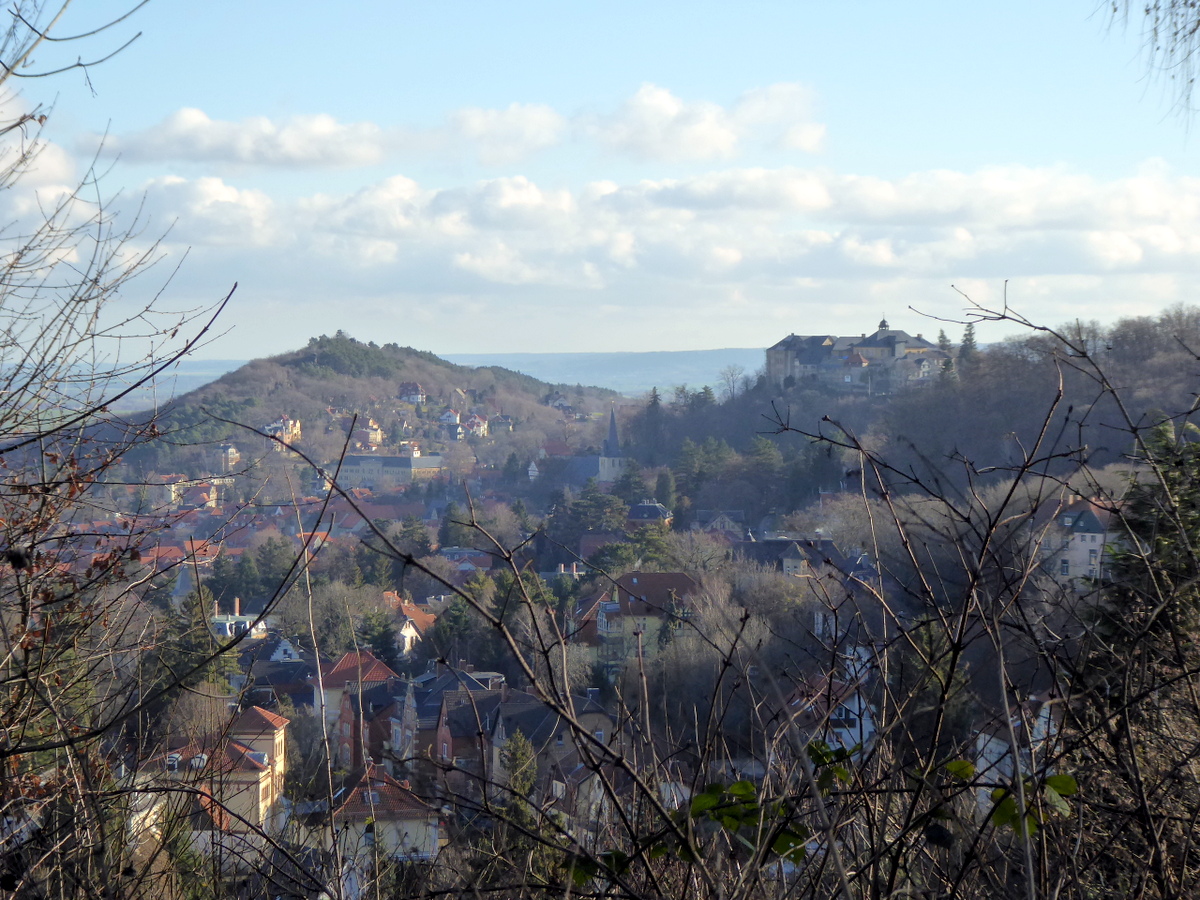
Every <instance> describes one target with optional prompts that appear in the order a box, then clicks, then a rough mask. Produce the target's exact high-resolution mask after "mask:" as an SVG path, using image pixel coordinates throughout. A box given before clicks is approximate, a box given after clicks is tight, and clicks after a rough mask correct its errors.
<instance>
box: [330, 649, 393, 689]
mask: <svg viewBox="0 0 1200 900" xmlns="http://www.w3.org/2000/svg"><path fill="white" fill-rule="evenodd" d="M326 666H328V668H326V669H325V671H324V673H323V675H324V680H325V683H326V684H327V685H334V686H338V685H340V684H342V683H343V682H346V681H358V682H363V681H387V680H388V679H389V678H399V677H400V676H399V675H397V674H396V673H395V672H393V671H392V670H391V669H389V668H388V667H387V666H386V665H385V664H384V663H382V662H380V661H379V660H378V659H376V658H375V655H374V654H372V653H371V652H370V651H369V650H351V651H349V652H348V653H346V654H345V655H343V656H342V658H341V659H339V660H338V661H337V662H336V663H334V664H333V665H331V666H330V665H329V664H328V663H326Z"/></svg>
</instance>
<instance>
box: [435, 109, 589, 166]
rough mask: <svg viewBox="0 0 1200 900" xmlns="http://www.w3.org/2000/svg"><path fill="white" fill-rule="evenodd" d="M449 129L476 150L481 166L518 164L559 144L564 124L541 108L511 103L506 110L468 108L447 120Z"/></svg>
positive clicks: (558, 117)
mask: <svg viewBox="0 0 1200 900" xmlns="http://www.w3.org/2000/svg"><path fill="white" fill-rule="evenodd" d="M450 123H451V128H452V130H453V131H455V132H457V134H458V135H459V136H460V137H462V138H463V139H465V140H467V141H469V142H470V144H471V145H472V146H473V147H474V148H475V153H476V156H478V158H479V161H480V162H482V163H483V164H484V165H490V166H495V165H507V164H510V163H515V162H520V161H521V160H523V159H526V158H527V157H529V156H530V155H532V154H533V153H536V152H537V151H539V150H544V149H546V148H547V147H552V146H554V145H555V144H557V143H558V142H559V141H561V140H562V137H563V135H564V134H565V133H566V130H567V120H566V119H565V118H563V117H562V116H561V115H559V114H558V113H557V112H555V111H554V110H553V109H551V108H550V107H549V106H545V105H542V104H521V103H513V104H512V105H511V106H509V107H508V108H507V109H480V108H478V107H468V108H466V109H461V110H458V111H457V112H455V113H454V114H453V115H451V117H450Z"/></svg>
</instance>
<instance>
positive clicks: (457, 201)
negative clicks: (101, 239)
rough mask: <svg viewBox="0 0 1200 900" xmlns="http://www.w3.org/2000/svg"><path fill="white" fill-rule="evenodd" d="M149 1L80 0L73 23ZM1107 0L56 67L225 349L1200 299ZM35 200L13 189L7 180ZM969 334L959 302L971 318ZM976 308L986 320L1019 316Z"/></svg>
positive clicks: (230, 26) (1165, 97) (218, 13)
mask: <svg viewBox="0 0 1200 900" xmlns="http://www.w3.org/2000/svg"><path fill="white" fill-rule="evenodd" d="M123 9H124V7H123V6H121V5H120V4H117V3H113V2H110V0H95V2H91V3H88V4H76V5H75V6H73V7H71V9H70V11H69V14H68V16H67V17H66V19H65V20H64V21H63V22H62V23H60V31H59V34H61V35H65V34H68V33H72V32H78V31H86V30H89V29H91V28H94V27H95V26H96V25H98V24H101V22H102V21H103V20H105V19H106V18H108V17H111V16H113V15H115V14H118V13H119V12H120V11H122V10H123ZM1140 28H1141V26H1140V23H1139V22H1138V21H1137V20H1136V18H1133V19H1131V20H1130V21H1129V22H1128V23H1124V22H1116V23H1115V24H1114V23H1113V22H1112V21H1111V19H1110V17H1109V14H1108V12H1107V11H1106V8H1105V6H1104V5H1103V4H1099V3H1096V2H1088V0H1059V2H1056V3H1045V2H1025V0H1012V2H1007V3H1004V4H978V3H962V2H961V0H959V2H933V0H929V2H924V0H912V2H909V3H903V4H897V3H895V2H882V0H861V2H858V3H855V4H831V3H817V2H807V0H787V2H773V0H771V2H768V0H743V2H740V3H737V4H733V3H719V4H718V3H709V2H699V0H692V2H688V3H682V2H674V0H649V2H647V0H642V2H638V3H632V2H625V0H608V2H604V3H597V2H582V0H577V2H565V3H564V2H562V0H558V2H554V3H550V2H525V0H511V2H504V3H498V2H489V3H485V2H479V0H476V2H463V0H437V2H421V3H417V2H400V0H387V2H384V0H379V2H376V0H358V2H355V3H352V4H321V5H317V4H315V3H308V2H297V0H289V2H282V0H249V2H247V0H238V2H233V0H210V2H207V3H203V4H198V3H180V2H177V0H152V2H150V3H149V4H148V5H146V6H145V7H143V8H141V9H139V10H138V11H137V12H136V13H135V14H134V15H133V16H131V17H130V18H129V19H128V20H127V21H124V22H121V23H119V24H117V25H115V26H114V27H112V28H111V29H109V30H108V31H106V32H103V33H102V34H99V35H96V36H94V37H92V38H89V39H88V40H86V41H83V42H78V43H74V44H71V43H65V44H60V45H55V46H53V47H48V48H45V49H43V50H39V52H38V53H37V54H35V57H34V59H33V65H32V66H31V68H30V70H31V71H32V70H36V69H37V67H53V66H56V65H60V64H62V63H63V62H71V61H74V60H75V59H77V58H85V59H91V58H96V57H99V56H103V55H106V54H107V53H108V52H109V51H111V50H112V49H114V48H116V47H118V46H120V45H121V44H123V43H124V42H125V41H126V40H127V39H128V38H130V37H132V36H133V35H134V34H135V33H140V36H139V37H138V39H137V40H136V41H134V42H133V43H132V44H131V45H130V46H129V47H127V48H126V49H124V50H123V51H122V52H121V53H119V54H118V55H116V56H115V57H114V58H112V59H110V60H108V61H107V62H104V63H103V64H102V65H98V66H95V67H92V68H90V69H88V70H86V72H84V71H82V70H75V71H71V72H67V73H64V74H62V75H58V76H55V77H53V78H46V79H31V80H28V81H25V82H23V83H22V85H21V86H20V88H21V92H20V94H19V96H16V97H9V98H7V103H8V104H9V107H10V108H24V109H30V108H33V107H35V106H39V105H41V106H43V107H45V106H47V105H50V106H52V107H53V108H52V110H50V115H49V119H48V121H47V123H46V126H45V129H44V132H43V135H44V139H45V141H46V147H45V149H44V150H43V153H42V155H41V157H40V158H39V160H38V163H37V165H38V171H36V172H35V173H32V174H31V175H30V177H28V178H27V179H26V180H25V181H24V182H23V183H22V184H21V185H19V186H18V188H17V189H18V190H19V191H21V192H23V193H22V194H21V195H20V197H21V198H23V199H24V201H25V206H26V207H27V208H35V207H36V205H37V203H41V204H42V205H43V206H44V205H45V202H46V201H45V198H46V197H50V196H53V195H54V192H55V191H60V192H61V191H62V190H63V189H65V188H66V187H68V186H70V185H72V184H74V183H75V182H77V181H79V180H82V179H85V178H86V177H87V175H88V173H89V168H90V169H91V170H93V171H99V172H102V177H101V178H100V181H99V189H98V190H99V192H100V195H101V196H103V197H105V198H106V206H107V209H108V210H109V211H111V212H112V214H113V215H114V216H116V219H117V222H118V223H120V224H123V225H127V226H128V225H131V224H135V230H136V233H135V235H134V237H133V238H132V240H131V241H130V244H129V250H128V252H130V253H134V252H136V251H139V250H143V249H147V248H149V247H150V246H151V245H152V243H153V242H154V241H155V240H158V244H157V249H156V250H155V252H156V253H158V254H160V255H161V256H162V259H161V261H160V262H159V264H158V265H157V266H155V267H154V268H153V269H151V270H150V271H149V272H147V273H145V275H143V276H142V277H141V278H139V279H137V280H135V281H134V282H132V283H130V285H128V286H127V288H126V289H125V291H124V294H123V296H122V298H121V300H120V302H121V303H123V304H126V305H127V306H128V308H131V309H132V308H136V307H137V306H138V305H139V304H143V303H146V302H149V300H151V299H154V298H157V299H156V302H157V303H159V304H161V305H164V306H166V307H169V308H172V309H192V308H197V309H198V308H203V307H205V306H208V305H210V304H211V303H213V302H214V301H215V300H217V299H219V298H221V297H223V296H224V295H225V294H226V293H228V291H229V290H230V289H231V287H232V286H233V285H234V284H235V283H236V284H237V290H236V292H235V293H234V296H233V299H232V300H231V302H230V304H229V306H228V308H227V309H226V311H225V313H224V314H223V316H222V319H221V321H220V323H219V326H218V328H219V333H220V337H219V338H218V339H216V340H213V341H212V342H210V343H208V344H207V345H206V346H205V347H204V348H202V350H201V351H200V354H199V355H200V356H202V357H209V358H227V359H245V358H251V357H258V356H265V355H269V354H274V353H280V352H284V351H287V350H290V349H295V348H298V347H301V346H303V345H304V344H305V343H306V342H307V340H308V338H309V337H312V336H314V335H318V334H322V333H330V334H332V333H333V332H334V331H337V330H339V329H341V330H344V331H346V332H348V333H349V334H351V335H353V336H355V337H357V338H359V339H360V340H364V341H368V340H370V341H375V342H377V343H380V344H382V343H389V342H396V343H399V344H401V345H407V346H413V347H417V348H419V349H423V350H432V351H434V352H437V353H489V352H495V353H500V352H583V351H616V350H633V351H644V350H659V349H661V350H687V349H708V348H720V347H765V346H769V345H770V344H773V343H775V342H776V341H778V340H779V339H780V338H782V337H784V336H786V335H787V334H789V333H799V334H815V333H833V334H856V333H862V332H869V331H872V330H874V328H875V327H876V324H877V322H878V321H879V319H880V318H883V317H886V318H887V319H888V320H889V322H890V324H891V325H892V327H894V328H903V329H905V330H907V331H909V332H911V333H914V334H915V333H924V334H925V335H926V336H927V337H932V335H934V334H936V332H937V330H938V329H939V328H946V329H947V331H948V332H949V333H950V334H951V336H952V337H957V336H958V335H959V334H960V333H961V328H962V326H961V324H956V323H957V322H960V321H961V320H962V319H963V318H964V315H965V312H966V311H967V310H968V309H970V308H971V306H970V304H971V303H977V304H980V305H981V306H983V307H985V308H988V309H995V308H998V307H1001V306H1002V305H1003V304H1004V303H1005V300H1006V299H1007V304H1008V306H1009V308H1011V309H1012V310H1013V311H1015V312H1016V313H1017V314H1019V315H1021V316H1024V317H1026V318H1028V319H1030V320H1032V321H1034V322H1037V323H1039V324H1047V325H1057V324H1060V323H1063V322H1067V321H1072V320H1075V319H1085V320H1091V319H1096V320H1099V321H1101V322H1106V323H1107V322H1112V321H1115V320H1117V319H1119V318H1121V317H1125V316H1131V315H1151V314H1154V313H1156V312H1157V311H1159V310H1161V309H1163V308H1164V307H1167V306H1169V305H1171V304H1176V303H1181V302H1185V303H1188V302H1194V301H1195V300H1196V299H1197V298H1200V292H1197V290H1196V288H1197V286H1198V284H1200V267H1198V265H1197V264H1198V263H1200V164H1198V163H1200V159H1198V157H1197V154H1198V151H1200V136H1198V135H1197V134H1195V133H1194V131H1195V122H1194V120H1193V119H1192V118H1188V117H1187V116H1185V115H1181V114H1179V113H1178V112H1177V111H1176V104H1175V102H1174V100H1175V97H1174V95H1173V94H1172V92H1171V88H1170V85H1169V83H1168V82H1167V81H1166V80H1164V79H1162V78H1161V77H1159V78H1152V77H1149V76H1148V70H1147V64H1146V57H1145V53H1144V51H1143V49H1142V42H1141V32H1140ZM10 199H11V198H10ZM943 320H946V321H943ZM1018 331H1019V329H1018V327H1017V326H1015V325H1012V324H1010V323H986V324H985V325H983V326H981V327H980V338H981V339H982V340H984V341H988V340H994V339H999V338H1001V337H1003V336H1005V335H1008V334H1013V333H1018Z"/></svg>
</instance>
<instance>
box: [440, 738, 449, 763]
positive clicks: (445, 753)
mask: <svg viewBox="0 0 1200 900" xmlns="http://www.w3.org/2000/svg"><path fill="white" fill-rule="evenodd" d="M449 755H450V747H449V746H447V744H446V742H445V741H442V759H445V758H446V757H447V756H449Z"/></svg>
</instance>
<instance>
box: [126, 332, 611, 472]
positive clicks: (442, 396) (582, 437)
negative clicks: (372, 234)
mask: <svg viewBox="0 0 1200 900" xmlns="http://www.w3.org/2000/svg"><path fill="white" fill-rule="evenodd" d="M405 386H407V388H406V390H408V391H410V395H409V397H408V399H402V394H403V393H404V392H403V391H402V388H404V387H405ZM412 391H416V392H417V393H415V394H413V393H411V392H412ZM619 399H620V395H619V394H617V393H616V392H615V391H612V390H608V389H605V388H598V387H584V386H582V385H578V384H576V385H567V384H551V383H548V382H544V381H539V380H538V379H536V378H532V377H530V376H528V375H522V374H521V373H519V372H513V371H511V370H508V369H505V368H502V367H499V366H482V367H472V366H461V365H455V364H454V363H451V362H447V361H446V360H444V359H441V358H439V357H438V356H436V355H434V354H433V353H429V352H427V351H423V350H417V349H414V348H412V347H401V346H399V345H398V344H394V343H391V344H384V345H382V346H380V345H377V344H375V343H374V342H366V343H364V342H362V341H359V340H356V339H355V338H353V337H351V336H350V335H348V334H346V333H344V332H342V331H339V332H337V333H336V334H334V335H333V336H332V337H331V336H328V335H321V336H319V337H314V338H312V339H311V340H310V341H309V342H308V344H307V345H306V346H305V347H303V348H302V349H299V350H295V351H292V352H289V353H284V354H281V355H278V356H273V357H269V358H265V359H256V360H252V361H250V362H248V363H246V364H244V365H242V366H240V367H239V368H237V369H235V370H233V371H231V372H227V373H225V374H224V375H222V376H221V377H219V378H217V379H216V380H215V381H212V382H210V383H208V384H205V385H203V386H202V387H199V388H197V389H195V390H193V391H190V392H188V393H186V394H184V395H182V396H180V397H178V398H175V399H173V400H171V401H170V402H169V403H167V404H166V405H165V406H164V407H163V408H162V409H161V410H159V411H158V413H157V422H158V427H159V429H160V430H161V431H163V432H164V433H165V434H166V435H167V440H164V441H159V442H155V443H154V444H153V445H148V446H147V447H146V448H144V449H142V450H141V451H139V453H138V454H137V459H136V460H135V461H136V462H138V463H139V464H141V465H142V466H144V467H145V468H148V469H153V470H158V471H162V470H163V469H164V468H165V467H171V468H174V469H178V470H180V471H183V472H189V471H191V470H193V469H194V470H195V471H196V472H201V471H204V470H206V469H211V462H210V460H211V453H212V451H213V448H214V446H216V445H220V444H222V443H224V442H232V443H235V444H242V445H245V444H251V445H254V446H260V445H261V444H262V438H261V436H258V435H255V434H253V433H252V432H251V431H250V430H248V428H251V429H258V430H263V429H265V428H267V427H268V426H270V425H272V424H273V423H277V422H278V421H280V420H285V419H286V420H293V421H298V422H300V424H301V427H302V429H303V434H304V446H305V448H306V451H307V452H310V453H311V454H312V455H313V456H314V457H315V458H317V459H320V460H321V461H322V462H324V461H327V460H328V459H331V458H336V456H338V455H339V454H340V453H341V452H342V449H343V447H344V446H345V442H346V436H347V434H348V424H349V422H350V421H352V420H353V419H354V417H355V416H357V417H358V418H357V421H356V422H355V424H356V427H358V428H364V429H367V428H369V429H370V430H371V431H372V435H371V437H372V439H371V440H368V441H366V442H363V443H366V444H370V445H371V446H370V449H372V450H381V451H384V450H386V449H387V448H393V449H394V448H395V447H397V446H399V445H400V444H401V443H402V442H408V441H415V442H419V443H420V445H421V446H422V447H423V448H424V449H425V450H426V451H429V450H437V449H440V448H442V447H443V446H444V445H448V444H458V443H461V441H459V440H456V439H455V437H454V436H453V435H451V434H450V433H448V432H447V430H446V428H445V427H444V423H441V422H439V421H438V417H439V416H440V415H441V414H442V413H443V412H444V411H446V410H448V409H449V410H454V411H456V412H458V413H459V414H460V416H462V417H463V418H465V417H466V416H468V415H470V414H472V413H475V414H478V415H480V416H482V417H484V418H489V419H490V418H494V417H502V421H503V423H504V426H505V430H504V431H503V432H502V434H501V435H499V436H496V437H495V438H494V439H493V440H492V441H491V442H490V444H493V445H494V444H500V445H502V446H503V447H506V448H507V447H512V446H513V445H516V446H519V447H521V448H524V447H525V445H529V448H530V449H532V448H533V447H534V446H540V444H541V443H542V442H543V441H544V440H545V438H546V435H547V434H548V433H550V432H556V436H558V437H564V436H565V437H566V438H567V439H568V441H569V442H574V443H576V444H579V445H580V446H581V447H582V446H586V445H587V442H588V441H591V440H593V437H594V436H593V433H592V432H593V430H595V429H593V428H591V427H590V426H591V425H592V424H593V423H594V422H596V423H598V422H599V419H600V418H602V416H603V414H604V413H605V412H607V411H608V409H609V408H610V406H611V404H612V403H613V402H615V401H617V400H619ZM551 404H553V405H551ZM564 410H565V411H566V412H567V414H568V416H569V417H570V418H571V420H572V421H573V422H575V423H577V425H576V426H575V427H573V428H571V429H568V432H569V433H568V434H567V435H563V430H564V429H563V419H564ZM143 415H146V414H143ZM372 423H373V424H372ZM509 425H511V429H512V430H511V432H509V431H508V430H507V428H508V427H509ZM597 427H599V425H597ZM376 432H377V433H378V434H376ZM600 437H602V435H601V436H600ZM377 438H382V439H381V440H380V439H377ZM595 439H596V440H599V439H600V438H599V437H596V438H595ZM349 449H350V450H355V449H360V448H356V447H355V446H353V445H352V446H351V447H349ZM361 449H366V448H361ZM479 450H480V452H481V454H482V455H484V456H487V457H488V458H489V459H490V455H489V454H487V453H486V449H485V448H483V447H480V448H479ZM497 452H500V451H497ZM507 452H511V451H508V450H506V451H505V455H507ZM481 461H483V460H482V459H481Z"/></svg>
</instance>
